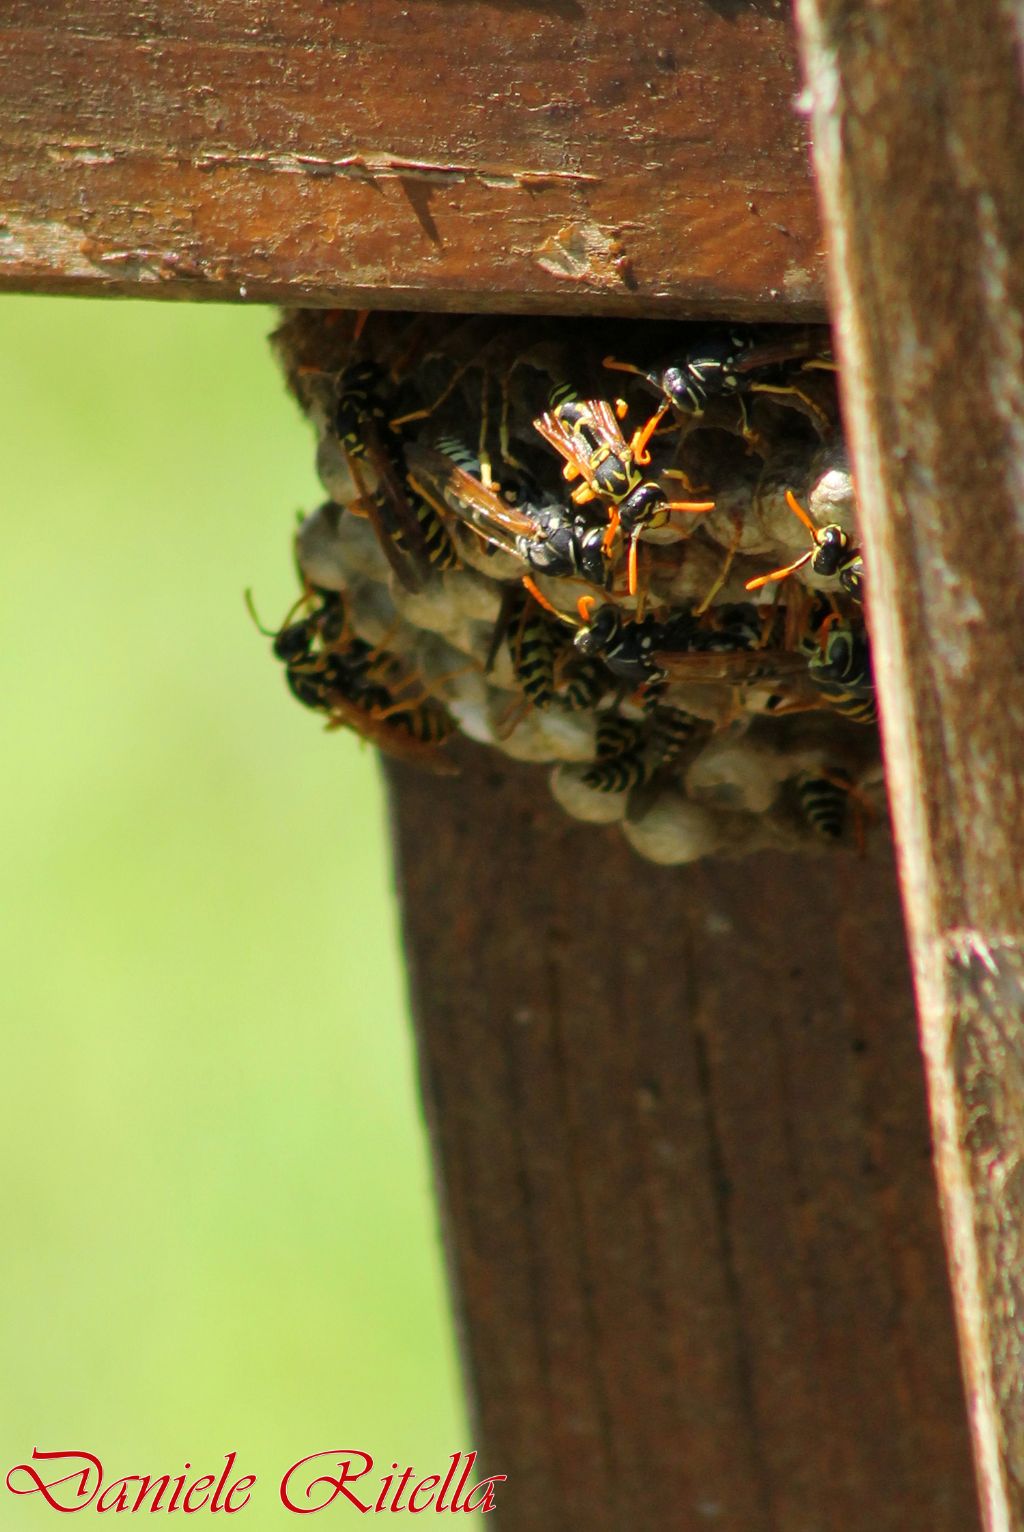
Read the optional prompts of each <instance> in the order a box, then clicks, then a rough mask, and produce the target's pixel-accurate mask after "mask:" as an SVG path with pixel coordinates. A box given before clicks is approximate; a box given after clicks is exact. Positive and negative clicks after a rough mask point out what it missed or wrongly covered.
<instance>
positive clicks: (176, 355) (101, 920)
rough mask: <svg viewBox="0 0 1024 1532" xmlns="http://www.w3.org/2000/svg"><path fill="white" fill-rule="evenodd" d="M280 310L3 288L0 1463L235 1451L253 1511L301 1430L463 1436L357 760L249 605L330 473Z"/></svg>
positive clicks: (273, 618) (298, 1443)
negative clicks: (323, 466)
mask: <svg viewBox="0 0 1024 1532" xmlns="http://www.w3.org/2000/svg"><path fill="white" fill-rule="evenodd" d="M273 323H274V316H273V314H272V313H270V312H269V311H267V310H254V309H243V308H227V307H223V308H218V307H206V306H196V307H191V306H186V305H182V304H175V305H170V304H167V305H162V304H141V303H117V302H103V303H100V302H88V301H81V300H67V299H64V300H50V299H38V298H11V297H7V298H5V299H3V300H2V302H0V420H2V422H3V425H2V436H3V442H4V447H3V494H4V500H5V515H4V538H3V544H2V571H3V573H2V603H0V631H2V634H3V639H2V644H0V698H2V710H3V747H2V752H0V814H2V816H3V830H2V847H3V850H2V857H0V885H2V897H3V911H4V915H3V922H2V926H0V971H2V975H3V985H2V989H3V997H4V1003H3V1019H4V1034H5V1046H4V1064H5V1067H4V1071H3V1086H2V1103H0V1145H2V1148H0V1154H2V1160H3V1165H4V1175H3V1178H2V1191H0V1199H2V1200H0V1208H2V1216H3V1224H4V1229H5V1234H6V1238H5V1241H4V1244H5V1250H4V1255H3V1260H2V1264H0V1313H2V1321H0V1326H2V1349H0V1372H2V1376H3V1390H2V1398H0V1443H2V1462H3V1470H2V1471H3V1473H4V1474H6V1472H7V1469H8V1468H9V1467H10V1466H11V1465H12V1464H13V1463H17V1462H21V1461H24V1460H25V1459H26V1458H27V1457H28V1456H29V1454H30V1452H31V1450H32V1448H33V1447H39V1448H41V1449H58V1448H61V1449H66V1448H76V1449H77V1448H86V1449H88V1450H90V1451H92V1452H94V1453H96V1454H97V1456H99V1457H100V1458H101V1459H102V1460H103V1463H104V1467H105V1470H106V1475H107V1477H108V1478H113V1477H116V1476H119V1475H121V1474H127V1473H144V1472H151V1473H154V1474H156V1473H161V1472H168V1473H170V1474H172V1475H174V1474H176V1473H178V1472H180V1471H181V1469H182V1466H183V1464H184V1463H186V1462H189V1463H191V1464H192V1465H193V1467H194V1469H195V1470H196V1471H198V1472H213V1473H216V1472H218V1471H219V1468H220V1467H221V1464H222V1460H223V1456H224V1454H225V1453H226V1452H228V1451H229V1450H231V1449H236V1450H237V1451H238V1453H239V1464H238V1469H239V1472H251V1473H255V1474H257V1475H258V1483H257V1485H256V1487H255V1491H254V1494H253V1499H252V1501H251V1502H250V1504H249V1505H248V1506H247V1507H246V1508H245V1509H244V1511H243V1512H242V1513H241V1524H242V1525H243V1526H244V1527H245V1528H246V1529H247V1532H260V1529H262V1528H264V1527H281V1526H285V1525H288V1526H294V1525H295V1518H294V1517H293V1516H291V1515H289V1514H288V1513H287V1512H286V1511H285V1510H284V1509H283V1508H282V1507H281V1505H280V1504H279V1502H278V1499H277V1480H278V1478H279V1476H280V1474H281V1472H282V1471H283V1470H284V1469H285V1468H286V1467H287V1466H288V1465H289V1464H290V1463H292V1462H293V1461H295V1460H296V1459H297V1458H300V1457H303V1456H305V1455H306V1454H308V1453H312V1452H317V1451H321V1450H325V1449H328V1448H333V1447H351V1448H359V1449H363V1450H365V1451H367V1452H370V1453H372V1454H374V1456H375V1458H377V1459H378V1468H377V1469H375V1471H374V1476H375V1477H376V1474H377V1472H378V1470H379V1471H380V1472H386V1471H387V1470H388V1469H389V1468H390V1466H391V1463H392V1462H393V1461H394V1460H395V1459H397V1460H398V1461H399V1464H400V1466H404V1465H405V1464H406V1463H408V1462H411V1463H414V1464H415V1465H416V1466H417V1467H418V1468H420V1470H421V1472H422V1473H424V1474H425V1473H428V1472H431V1471H434V1470H435V1469H436V1468H437V1467H438V1465H440V1466H441V1467H442V1468H443V1467H444V1464H445V1462H446V1460H447V1457H448V1455H449V1454H450V1453H451V1452H454V1451H455V1450H457V1449H458V1448H460V1447H462V1448H465V1447H467V1446H469V1445H471V1443H469V1442H468V1439H467V1435H466V1428H465V1423H464V1418H463V1415H462V1410H461V1404H460V1402H459V1390H458V1379H457V1374H456V1364H455V1359H454V1346H453V1341H452V1336H451V1331H450V1322H449V1314H448V1307H447V1300H446V1295H445V1291H444V1282H443V1273H442V1269H441V1258H440V1251H439V1242H438V1233H437V1222H436V1216H435V1211H434V1207H433V1201H432V1192H431V1185H430V1175H429V1167H428V1162H427V1155H426V1146H425V1141H424V1132H423V1127H422V1122H421V1118H420V1112H419V1107H418V1103H417V1099H416V1093H415V1086H414V1071H413V1060H412V1051H411V1038H410V1034H409V1028H408V1023H407V1019H406V1011H405V997H404V991H403V980H402V974H401V968H400V961H399V953H398V946H397V931H396V912H395V907H394V903H393V898H392V893H391V884H390V868H389V859H388V850H387V844H386V839H385V830H384V818H383V815H384V810H383V803H382V794H381V789H380V785H379V782H378V778H377V772H376V766H375V762H374V758H373V755H372V752H371V751H370V750H369V749H368V748H366V747H364V746H362V745H361V744H360V742H358V741H357V740H355V739H354V738H351V737H349V736H339V735H333V734H332V735H328V734H325V733H324V732H323V731H322V729H321V728H320V725H319V722H318V720H317V719H316V718H315V717H314V716H313V715H312V714H310V713H307V712H305V711H303V710H302V709H301V708H299V707H298V706H297V705H296V704H295V703H294V702H293V701H292V699H291V698H290V697H289V696H288V694H287V693H286V690H285V687H284V683H283V679H282V677H281V674H280V672H279V669H278V668H277V666H276V665H275V662H274V661H273V660H272V658H271V656H270V654H269V646H268V644H267V641H266V640H265V639H263V638H261V637H260V636H259V635H258V634H257V633H256V632H255V630H254V629H253V627H252V625H251V623H250V621H249V618H248V617H247V615H246V612H245V610H244V607H243V601H242V592H243V589H244V587H246V586H247V585H251V586H252V587H253V589H254V592H255V596H256V601H257V604H258V607H259V610H260V613H261V616H262V617H263V620H264V621H265V622H266V623H267V624H268V625H276V623H277V622H278V621H279V620H280V618H281V616H282V614H283V613H284V611H285V609H286V608H287V606H288V605H289V604H290V602H291V600H292V599H293V597H294V595H295V578H294V574H293V571H292V566H291V553H290V539H291V532H292V529H293V527H294V523H295V516H296V512H297V511H298V510H299V509H300V508H305V509H309V508H311V507H312V506H313V505H315V504H316V503H317V501H318V499H319V498H320V494H319V491H318V487H317V484H316V482H315V479H314V475H313V470H312V455H313V454H312V445H313V444H312V439H311V436H310V435H309V433H308V430H307V428H306V426H305V425H304V423H303V422H302V421H301V419H300V417H299V415H298V412H297V411H296V409H295V407H294V405H293V404H292V402H291V400H290V399H289V398H288V397H287V396H286V395H285V393H284V390H283V386H282V384H281V382H280V381H279V378H278V375H277V372H276V368H275V365H274V362H273V360H272V358H271V356H270V353H269V351H268V349H267V346H266V340H265V337H266V335H267V333H268V332H269V330H270V329H271V328H272V326H273ZM0 1499H2V1504H0V1526H2V1527H12V1528H17V1529H19V1532H20V1529H22V1528H25V1529H31V1528H34V1527H37V1526H44V1525H47V1526H52V1525H53V1520H54V1517H55V1515H56V1514H57V1513H56V1512H54V1511H52V1510H50V1509H48V1508H47V1507H46V1506H45V1505H44V1504H42V1503H41V1502H40V1501H39V1497H33V1498H32V1499H31V1500H29V1499H24V1500H21V1501H15V1500H14V1499H13V1497H11V1496H10V1495H9V1494H8V1493H7V1491H6V1490H5V1489H3V1488H2V1485H0ZM91 1514H92V1513H91V1512H89V1511H87V1512H86V1515H87V1516H89V1515H91ZM325 1514H326V1516H327V1517H328V1518H331V1517H334V1519H335V1520H334V1522H332V1525H333V1524H335V1523H337V1522H338V1521H339V1520H340V1522H341V1523H342V1524H344V1523H345V1521H346V1516H348V1518H349V1520H351V1519H352V1518H354V1517H355V1516H356V1514H357V1513H356V1512H355V1511H354V1510H352V1511H348V1510H347V1508H341V1509H339V1508H338V1507H332V1508H331V1510H329V1511H328V1512H326V1513H325Z"/></svg>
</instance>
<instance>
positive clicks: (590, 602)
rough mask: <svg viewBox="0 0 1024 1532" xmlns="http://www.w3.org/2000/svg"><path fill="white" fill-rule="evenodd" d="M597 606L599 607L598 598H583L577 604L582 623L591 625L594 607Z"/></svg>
mask: <svg viewBox="0 0 1024 1532" xmlns="http://www.w3.org/2000/svg"><path fill="white" fill-rule="evenodd" d="M596 605H597V597H596V596H581V597H580V599H579V600H578V601H577V603H576V610H577V612H579V614H580V621H581V622H583V623H589V621H590V615H591V613H592V611H593V610H594V607H595V606H596Z"/></svg>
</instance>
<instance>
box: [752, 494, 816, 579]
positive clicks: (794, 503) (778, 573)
mask: <svg viewBox="0 0 1024 1532" xmlns="http://www.w3.org/2000/svg"><path fill="white" fill-rule="evenodd" d="M786 504H787V505H788V506H789V508H790V510H791V511H792V512H793V515H794V516H795V517H796V518H797V520H798V521H802V522H803V524H804V526H805V527H806V528H807V530H808V532H809V533H810V534H811V546H810V548H809V549H808V551H807V552H806V553H805V554H803V556H802V557H801V558H798V559H797V560H796V562H795V563H793V564H787V565H786V567H785V569H773V570H772V572H771V574H766V575H758V577H757V579H756V580H748V581H747V583H746V585H745V586H744V587H743V589H744V590H760V589H761V588H762V586H765V585H770V584H771V583H772V581H773V580H788V579H789V576H790V575H791V574H795V573H796V571H797V570H798V569H802V568H803V566H804V565H805V564H809V563H810V561H811V559H812V558H813V557H814V555H815V554H816V553H817V551H818V533H819V530H820V529H819V528H818V527H816V526H815V525H814V522H813V521H812V520H811V518H810V517H809V516H808V514H807V512H806V511H805V510H804V508H803V506H802V505H801V504H800V502H799V500H798V499H797V498H796V496H795V495H794V493H793V491H792V490H791V489H787V491H786Z"/></svg>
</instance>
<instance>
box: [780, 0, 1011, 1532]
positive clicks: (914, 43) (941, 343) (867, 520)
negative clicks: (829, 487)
mask: <svg viewBox="0 0 1024 1532" xmlns="http://www.w3.org/2000/svg"><path fill="white" fill-rule="evenodd" d="M797 10H798V16H799V19H800V23H801V26H802V31H803V44H804V55H805V63H806V73H807V79H808V83H809V88H810V98H811V103H812V108H813V110H812V129H813V140H814V158H815V164H816V167H817V171H818V176H819V182H820V189H821V202H822V207H823V210H824V215H825V225H826V232H827V240H828V245H829V250H830V271H831V282H832V293H833V303H834V317H835V319H836V321H837V332H838V338H839V345H840V351H841V355H842V361H843V372H842V380H843V390H844V397H845V405H846V415H847V424H848V428H849V434H850V439H851V445H852V449H853V458H854V467H855V473H856V478H857V484H858V490H859V498H860V507H861V515H862V527H863V537H864V544H865V551H866V558H867V563H868V570H869V580H870V599H869V617H870V625H871V633H872V639H873V644H874V652H875V656H876V668H877V675H878V685H879V691H880V697H881V704H882V722H883V733H884V741H885V751H886V759H887V767H888V777H889V786H890V792H891V797H892V805H893V813H894V818H895V825H896V831H897V835H898V843H899V849H900V868H901V874H902V881H903V891H904V900H905V904H906V911H907V917H908V924H909V928H910V936H911V945H912V952H913V961H914V972H915V978H916V983H917V994H918V1002H919V1006H920V1012H921V1024H922V1035H923V1041H924V1049H925V1056H926V1061H927V1070H928V1081H929V1090H930V1096H931V1107H932V1117H933V1123H934V1129H935V1137H936V1144H937V1149H938V1168H939V1180H940V1187H941V1193H942V1202H943V1208H944V1212H945V1219H946V1233H947V1241H948V1251H949V1258H950V1267H951V1271H952V1275H953V1281H954V1287H955V1295H956V1307H957V1314H958V1319H959V1325H960V1335H961V1345H962V1352H963V1362H964V1371H965V1377H966V1381H967V1387H968V1395H969V1404H970V1414H971V1421H972V1426H973V1432H974V1446H975V1455H976V1460H977V1465H978V1471H979V1476H980V1481H981V1488H982V1500H983V1504H984V1509H985V1516H986V1521H987V1525H988V1527H989V1528H990V1529H992V1532H996V1529H998V1532H1005V1529H1010V1528H1014V1529H1018V1528H1021V1527H1022V1526H1024V1264H1022V1248H1021V1232H1020V1231H1021V1226H1022V1220H1024V1183H1022V1179H1021V1165H1022V1162H1024V1108H1022V1102H1024V915H1022V908H1024V857H1022V855H1021V838H1022V834H1024V779H1022V775H1021V760H1022V755H1024V630H1022V628H1021V624H1020V617H1019V613H1020V605H1021V580H1022V575H1024V517H1022V506H1024V363H1022V358H1024V196H1022V194H1021V175H1022V168H1024V99H1022V93H1021V30H1020V24H1021V23H1020V11H1019V7H1016V8H1015V7H1013V6H1008V5H1005V4H1000V3H999V0H972V3H971V4H970V5H961V4H958V3H954V0H937V3H935V4H933V5H930V6H924V7H923V6H921V5H920V4H918V3H917V0H887V3H885V4H879V3H877V0H798V6H797Z"/></svg>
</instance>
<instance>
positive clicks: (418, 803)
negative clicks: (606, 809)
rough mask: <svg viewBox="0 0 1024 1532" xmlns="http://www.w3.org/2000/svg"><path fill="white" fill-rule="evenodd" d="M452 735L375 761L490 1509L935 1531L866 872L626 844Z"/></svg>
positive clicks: (622, 1521) (930, 1424) (630, 1519)
mask: <svg viewBox="0 0 1024 1532" xmlns="http://www.w3.org/2000/svg"><path fill="white" fill-rule="evenodd" d="M463 760H464V763H465V771H464V774H463V776H462V777H461V778H459V779H454V780H453V779H435V778H430V777H427V776H425V775H419V774H417V773H415V772H414V771H412V770H411V769H409V768H403V767H398V766H391V767H389V771H388V774H389V777H390V780H391V785H392V790H393V804H394V814H395V821H396V828H397V835H398V844H399V848H400V870H401V889H402V897H403V902H404V912H405V926H406V934H407V941H408V950H409V954H410V961H411V970H412V988H413V997H414V1003H415V1011H416V1015H417V1019H418V1026H419V1039H420V1060H421V1069H422V1074H423V1082H424V1091H425V1097H426V1102H427V1108H428V1114H429V1117H430V1122H431V1129H432V1133H433V1138H434V1144H435V1149H436V1153H437V1157H438V1165H439V1172H440V1181H441V1195H442V1203H443V1207H444V1214H445V1223H446V1235H447V1247H448V1256H449V1262H450V1266H451V1270H452V1276H453V1279H454V1285H455V1292H456V1302H457V1307H458V1310H459V1316H460V1320H461V1325H462V1331H463V1336H464V1353H465V1358H466V1367H467V1371H468V1374H469V1379H470V1383H471V1388H472V1392H473V1394H474V1395H475V1401H476V1413H477V1421H478V1427H479V1432H478V1438H477V1442H476V1445H478V1446H481V1447H482V1448H483V1449H484V1453H485V1456H486V1460H487V1471H489V1472H505V1473H507V1474H508V1475H509V1482H508V1484H507V1485H506V1486H503V1487H502V1490H501V1494H500V1496H499V1505H500V1507H501V1508H502V1509H503V1512H504V1517H503V1520H502V1524H503V1525H507V1526H509V1527H514V1528H516V1532H533V1529H544V1532H561V1529H566V1532H568V1529H578V1528H581V1527H586V1528H588V1529H590V1532H612V1529H614V1532H621V1529H623V1528H627V1527H628V1528H630V1529H631V1532H647V1529H655V1528H657V1529H659V1532H663V1529H665V1528H672V1529H674V1532H690V1529H698V1528H701V1529H703V1528H707V1527H715V1528H720V1529H721V1532H769V1529H770V1532H804V1529H807V1528H811V1527H815V1528H817V1527H820V1528H828V1529H829V1532H969V1529H970V1528H972V1527H975V1526H977V1512H976V1508H975V1503H974V1482H973V1476H972V1470H971V1463H970V1455H969V1449H968V1436H967V1427H966V1419H965V1414H964V1410H963V1403H962V1396H961V1391H960V1378H959V1369H958V1362H957V1354H956V1345H955V1333H954V1327H953V1321H952V1315H951V1306H950V1300H949V1291H948V1283H947V1278H946V1273H945V1268H944V1263H943V1258H942V1246H941V1235H940V1228H939V1219H938V1211H937V1205H936V1198H935V1190H934V1182H933V1177H932V1166H931V1156H930V1150H929V1138H928V1124H927V1117H926V1110H925V1103H924V1091H923V1081H922V1075H921V1069H920V1057H919V1053H918V1049H917V1041H916V1033H915V1027H914V1016H913V1001H912V996H911V992H910V987H909V979H908V975H907V972H906V956H905V950H904V943H903V933H902V925H901V921H900V918H899V907H898V896H897V892H896V888H895V880H894V876H893V871H892V869H891V867H890V866H889V864H888V863H887V861H886V860H885V859H882V860H881V861H880V862H868V861H863V860H859V859H858V858H856V857H855V856H853V855H846V854H842V853H837V854H835V855H834V856H830V857H827V858H826V857H822V858H820V859H816V860H808V859H805V858H784V857H759V858H756V859H754V860H752V861H748V862H741V863H734V864H727V863H719V864H709V865H704V866H700V867H696V868H692V869H681V870H666V869H660V868H656V867H652V866H650V865H649V864H646V863H644V862H642V861H640V860H639V859H638V858H636V857H635V856H634V855H633V854H632V853H631V852H630V851H629V850H628V849H627V848H626V847H625V846H624V844H623V843H622V842H621V840H620V839H619V838H618V837H617V836H616V835H615V834H614V833H612V832H602V831H599V830H596V829H594V828H592V827H581V826H577V825H574V824H573V823H572V822H570V821H569V820H567V819H566V818H564V817H563V816H562V815H561V813H560V812H559V811H558V810H557V809H556V808H555V806H554V805H553V803H552V802H551V800H550V799H549V797H548V793H547V788H546V785H545V780H544V775H545V774H544V771H543V769H542V768H528V767H517V766H513V765H511V764H510V763H508V762H506V761H498V760H496V759H494V758H491V757H486V756H484V755H483V754H482V753H481V752H480V751H478V750H474V749H470V748H468V747H467V748H465V750H464V753H463Z"/></svg>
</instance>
